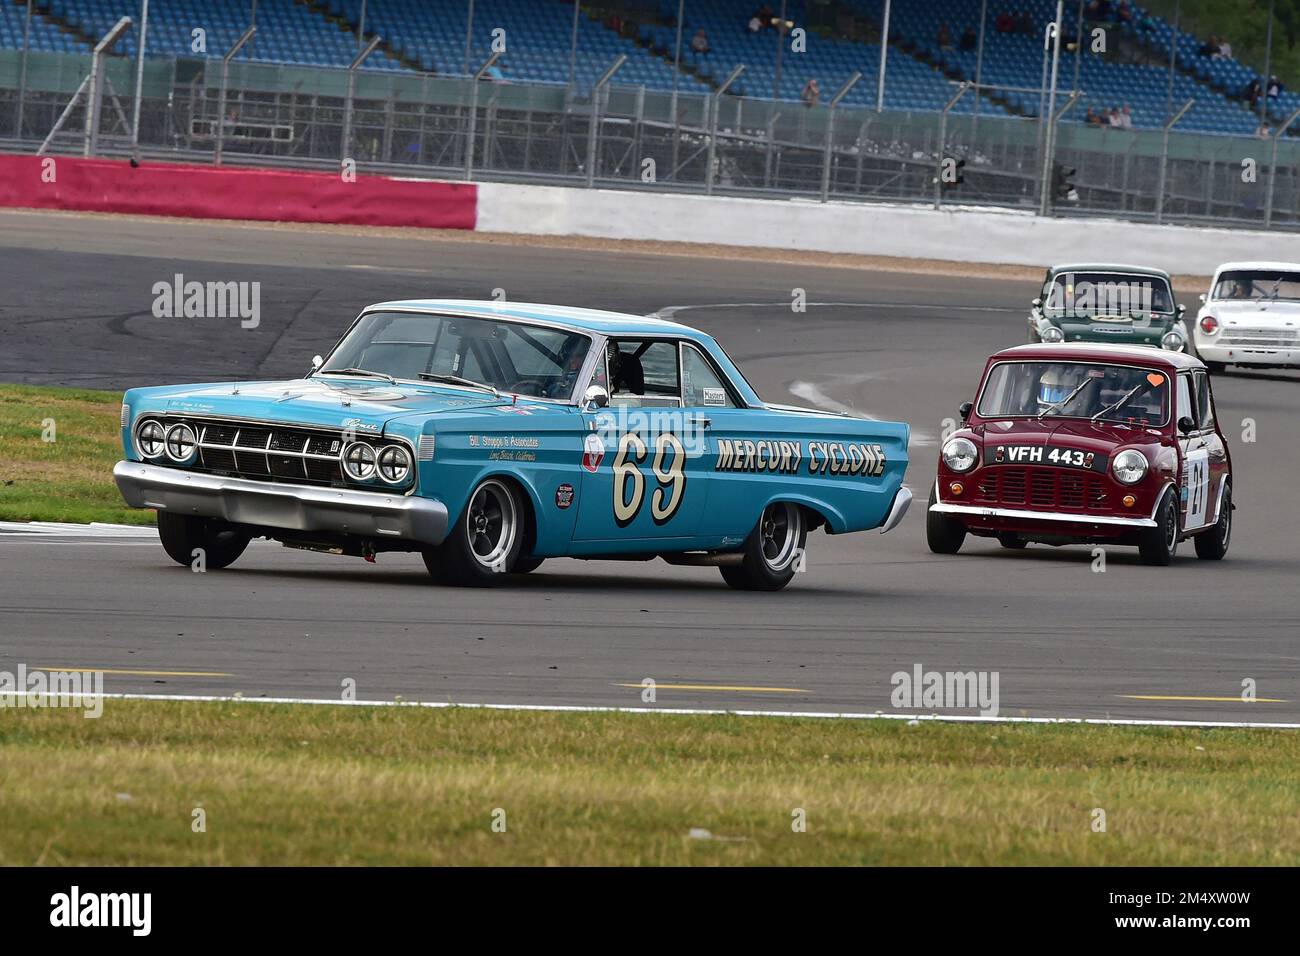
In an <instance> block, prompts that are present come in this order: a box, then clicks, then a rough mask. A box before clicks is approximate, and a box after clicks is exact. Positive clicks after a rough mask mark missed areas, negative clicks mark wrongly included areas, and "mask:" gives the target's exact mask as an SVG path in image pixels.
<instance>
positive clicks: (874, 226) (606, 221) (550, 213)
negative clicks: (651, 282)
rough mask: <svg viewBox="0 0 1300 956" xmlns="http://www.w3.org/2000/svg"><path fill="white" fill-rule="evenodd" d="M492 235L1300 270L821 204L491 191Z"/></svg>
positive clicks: (1293, 240) (1114, 231)
mask: <svg viewBox="0 0 1300 956" xmlns="http://www.w3.org/2000/svg"><path fill="white" fill-rule="evenodd" d="M478 188H479V193H478V225H477V227H476V228H477V229H478V230H479V231H483V232H509V233H523V234H526V235H537V236H591V237H599V238H605V239H651V240H661V241H666V242H702V243H721V244H724V245H733V246H758V247H764V248H777V249H795V250H802V251H812V252H840V253H855V254H859V255H871V256H899V257H903V258H909V259H911V258H918V259H946V260H950V261H954V262H979V263H994V264H1001V265H1025V266H1042V267H1046V266H1047V265H1049V264H1050V263H1053V262H1069V261H1074V262H1117V261H1118V262H1128V263H1133V264H1141V265H1149V266H1154V267H1156V268H1161V269H1166V270H1168V271H1170V272H1173V273H1179V274H1183V275H1209V274H1211V273H1212V272H1213V271H1214V269H1215V267H1216V266H1217V265H1218V264H1219V263H1221V262H1225V261H1228V260H1232V259H1270V260H1274V261H1277V260H1289V261H1300V235H1296V234H1294V233H1284V232H1277V233H1267V232H1251V231H1246V230H1238V229H1200V228H1192V227H1189V226H1157V225H1148V224H1142V223H1130V222H1120V221H1116V220H1109V219H1042V218H1039V217H1037V216H1033V215H1030V214H1029V213H1023V212H1014V211H989V210H985V209H976V208H974V207H969V206H967V207H952V208H945V209H943V210H941V211H938V212H936V211H935V210H934V209H930V208H920V207H916V206H902V205H891V204H885V203H842V202H831V203H817V202H808V201H804V200H774V199H734V198H729V197H725V198H724V197H706V196H689V195H680V194H673V193H658V192H656V193H648V192H631V191H621V190H608V189H572V188H568V187H562V186H523V185H515V184H510V183H481V184H479V187H478Z"/></svg>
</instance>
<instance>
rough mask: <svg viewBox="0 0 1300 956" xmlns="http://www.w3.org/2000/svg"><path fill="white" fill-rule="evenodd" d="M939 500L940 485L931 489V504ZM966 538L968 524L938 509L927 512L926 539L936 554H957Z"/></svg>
mask: <svg viewBox="0 0 1300 956" xmlns="http://www.w3.org/2000/svg"><path fill="white" fill-rule="evenodd" d="M938 500H939V486H938V485H935V486H934V487H933V488H931V489H930V504H931V505H933V504H934V503H935V502H937V501H938ZM965 540H966V526H965V525H964V524H962V523H961V522H960V521H958V520H957V519H955V518H950V517H948V516H947V515H946V514H941V513H939V512H937V511H928V510H927V511H926V513H925V541H926V543H927V544H928V545H929V546H930V550H931V551H933V552H934V553H935V554H956V553H957V552H958V551H960V550H961V545H962V542H963V541H965Z"/></svg>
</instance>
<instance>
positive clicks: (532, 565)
mask: <svg viewBox="0 0 1300 956" xmlns="http://www.w3.org/2000/svg"><path fill="white" fill-rule="evenodd" d="M545 560H546V559H545V558H526V557H523V556H522V555H521V556H520V557H519V559H518V560H517V561H515V566H514V567H513V568H511V569H510V573H511V574H531V573H532V572H533V571H536V570H537V569H538V568H540V567H541V566H542V562H543V561H545Z"/></svg>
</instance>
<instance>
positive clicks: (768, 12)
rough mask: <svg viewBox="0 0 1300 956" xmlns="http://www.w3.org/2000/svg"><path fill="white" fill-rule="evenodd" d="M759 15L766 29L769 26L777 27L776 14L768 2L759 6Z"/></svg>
mask: <svg viewBox="0 0 1300 956" xmlns="http://www.w3.org/2000/svg"><path fill="white" fill-rule="evenodd" d="M757 15H758V18H759V19H760V20H762V21H763V28H764V29H768V28H771V29H773V30H775V29H776V14H775V13H773V12H772V8H771V7H769V6H768V5H767V4H766V3H765V4H763V5H762V6H761V7H759V8H758V14H757Z"/></svg>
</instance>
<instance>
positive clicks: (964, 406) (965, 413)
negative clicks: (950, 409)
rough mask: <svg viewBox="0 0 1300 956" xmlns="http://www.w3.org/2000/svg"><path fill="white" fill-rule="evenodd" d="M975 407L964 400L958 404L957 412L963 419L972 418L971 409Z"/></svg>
mask: <svg viewBox="0 0 1300 956" xmlns="http://www.w3.org/2000/svg"><path fill="white" fill-rule="evenodd" d="M974 407H975V406H974V405H972V404H971V403H970V402H962V403H961V404H960V405H958V406H957V414H958V415H960V416H961V420H962V421H966V419H968V418H970V412H971V409H972V408H974Z"/></svg>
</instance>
